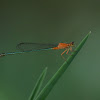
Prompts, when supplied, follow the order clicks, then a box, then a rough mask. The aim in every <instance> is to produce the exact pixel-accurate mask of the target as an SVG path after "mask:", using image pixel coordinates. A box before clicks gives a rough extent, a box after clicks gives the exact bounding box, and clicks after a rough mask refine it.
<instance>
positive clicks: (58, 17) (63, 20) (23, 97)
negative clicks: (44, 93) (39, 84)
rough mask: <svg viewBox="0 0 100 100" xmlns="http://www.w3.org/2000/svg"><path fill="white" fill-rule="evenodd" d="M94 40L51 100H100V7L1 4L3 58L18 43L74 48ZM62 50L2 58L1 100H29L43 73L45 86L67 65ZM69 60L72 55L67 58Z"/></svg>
mask: <svg viewBox="0 0 100 100" xmlns="http://www.w3.org/2000/svg"><path fill="white" fill-rule="evenodd" d="M89 31H91V32H92V33H91V35H90V37H89V39H88V41H87V42H86V44H85V45H84V47H83V48H82V50H81V51H80V52H79V54H78V55H77V56H76V58H75V59H74V61H73V62H72V64H71V65H70V67H69V68H68V70H67V71H66V72H65V73H64V75H63V76H62V77H61V78H60V80H59V81H58V83H57V84H56V85H55V87H54V88H53V90H52V91H51V93H50V94H49V96H48V97H47V100H100V60H99V59H100V1H99V0H41V1H39V0H37V1H35V0H33V1H10V0H3V1H0V52H1V53H2V52H13V51H17V50H16V45H17V44H18V43H20V42H33V43H34V42H35V43H59V42H72V41H74V42H75V44H76V46H77V45H78V44H79V42H80V41H81V40H82V39H83V38H84V36H85V35H86V34H87V33H88V32H89ZM63 51H64V50H51V51H50V50H49V51H41V52H32V53H25V54H20V55H17V54H16V55H13V56H5V57H2V58H0V100H28V97H29V96H30V93H31V91H32V89H33V87H34V85H35V83H36V81H37V79H38V77H39V75H40V73H41V72H42V71H43V69H44V68H45V67H48V72H47V76H46V79H45V81H44V84H43V85H45V84H46V83H47V82H48V80H49V79H50V78H51V77H52V75H53V74H54V73H55V72H56V71H57V70H58V68H59V67H60V66H61V65H62V64H63V62H64V60H63V59H62V57H61V56H60V54H61V53H62V52H63ZM65 57H66V58H67V57H68V55H65Z"/></svg>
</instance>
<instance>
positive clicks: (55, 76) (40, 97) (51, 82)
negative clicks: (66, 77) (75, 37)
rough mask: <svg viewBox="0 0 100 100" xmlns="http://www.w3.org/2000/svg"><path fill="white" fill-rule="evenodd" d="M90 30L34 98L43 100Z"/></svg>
mask: <svg viewBox="0 0 100 100" xmlns="http://www.w3.org/2000/svg"><path fill="white" fill-rule="evenodd" d="M90 33H91V32H89V33H88V34H87V35H86V36H85V38H84V39H83V40H82V41H81V42H80V44H79V45H78V46H77V47H76V49H75V51H74V52H73V53H72V55H70V56H69V57H68V59H67V61H65V62H64V64H63V65H62V66H61V67H60V68H59V69H58V71H57V72H56V73H55V74H54V75H53V77H52V78H51V79H50V80H49V82H48V83H47V84H46V86H45V87H44V88H43V89H42V90H41V92H40V93H39V95H38V96H37V97H36V99H35V100H45V99H46V97H47V96H48V94H49V93H50V91H51V90H52V88H53V87H54V85H55V84H56V82H57V81H58V79H59V78H60V77H61V76H62V75H63V73H64V72H65V70H66V69H67V68H68V66H69V65H70V63H71V62H72V60H73V59H74V57H75V56H76V55H77V53H78V52H79V51H80V49H81V48H82V46H83V45H84V43H85V42H86V40H87V38H88V36H89V35H90Z"/></svg>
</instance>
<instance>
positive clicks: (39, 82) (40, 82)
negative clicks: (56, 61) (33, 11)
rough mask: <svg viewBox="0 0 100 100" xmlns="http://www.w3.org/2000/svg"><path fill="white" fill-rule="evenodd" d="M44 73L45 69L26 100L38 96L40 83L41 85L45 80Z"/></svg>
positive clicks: (31, 99)
mask: <svg viewBox="0 0 100 100" xmlns="http://www.w3.org/2000/svg"><path fill="white" fill-rule="evenodd" d="M46 72H47V68H45V69H44V70H43V72H42V74H41V75H40V77H39V78H38V81H37V83H36V85H35V87H34V89H33V91H32V93H31V95H30V97H29V99H28V100H34V99H35V97H36V96H37V95H38V93H39V91H40V88H41V86H42V83H43V80H44V78H45V75H46Z"/></svg>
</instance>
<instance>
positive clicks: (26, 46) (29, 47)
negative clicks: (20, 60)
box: [17, 43, 58, 51]
mask: <svg viewBox="0 0 100 100" xmlns="http://www.w3.org/2000/svg"><path fill="white" fill-rule="evenodd" d="M57 45H58V44H42V43H19V44H18V45H17V49H19V50H20V51H39V50H46V49H50V48H53V47H57Z"/></svg>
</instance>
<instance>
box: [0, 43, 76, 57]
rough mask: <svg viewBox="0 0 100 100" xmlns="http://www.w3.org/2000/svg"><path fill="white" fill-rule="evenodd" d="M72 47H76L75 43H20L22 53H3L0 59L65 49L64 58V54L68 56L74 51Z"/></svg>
mask: <svg viewBox="0 0 100 100" xmlns="http://www.w3.org/2000/svg"><path fill="white" fill-rule="evenodd" d="M72 46H74V42H70V43H58V44H43V43H19V44H18V45H17V48H18V49H19V50H20V51H18V52H7V53H1V54H0V57H2V56H6V55H14V54H22V53H27V52H33V51H41V50H59V49H65V50H64V51H63V52H62V53H61V56H62V55H63V54H64V53H66V54H68V52H69V51H72Z"/></svg>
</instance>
